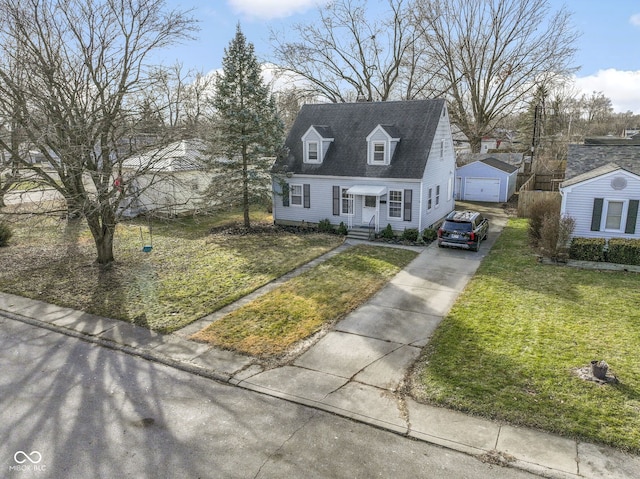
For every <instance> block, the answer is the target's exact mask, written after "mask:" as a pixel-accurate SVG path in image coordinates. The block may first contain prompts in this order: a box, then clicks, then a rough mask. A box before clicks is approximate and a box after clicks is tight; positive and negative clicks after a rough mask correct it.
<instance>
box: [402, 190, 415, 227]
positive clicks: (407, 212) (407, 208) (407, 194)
mask: <svg viewBox="0 0 640 479" xmlns="http://www.w3.org/2000/svg"><path fill="white" fill-rule="evenodd" d="M412 193H413V190H404V220H405V221H411V195H412Z"/></svg>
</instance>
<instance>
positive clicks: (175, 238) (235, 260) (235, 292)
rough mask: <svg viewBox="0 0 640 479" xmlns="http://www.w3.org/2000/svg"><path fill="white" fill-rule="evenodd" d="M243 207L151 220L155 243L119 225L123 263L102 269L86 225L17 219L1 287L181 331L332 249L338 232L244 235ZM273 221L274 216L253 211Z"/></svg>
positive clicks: (141, 229) (0, 264)
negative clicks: (210, 214)
mask: <svg viewBox="0 0 640 479" xmlns="http://www.w3.org/2000/svg"><path fill="white" fill-rule="evenodd" d="M240 218H241V215H238V213H237V212H234V213H229V214H225V215H221V216H218V217H216V218H211V217H197V218H196V219H183V220H171V221H166V222H160V221H158V222H154V223H153V225H152V231H153V249H152V251H151V252H150V253H144V252H142V246H143V245H144V244H146V243H148V242H149V240H150V235H149V225H148V224H147V223H146V222H144V221H133V222H124V223H121V224H120V225H118V229H117V234H116V240H115V256H116V263H115V264H114V265H113V266H112V267H111V268H110V269H107V270H101V269H99V268H97V267H96V266H95V265H94V264H93V262H94V260H95V247H94V244H93V239H92V237H91V234H90V233H89V231H88V230H87V229H86V227H85V226H83V225H80V226H78V227H74V226H69V225H67V224H66V222H64V221H60V220H58V219H56V218H51V217H42V216H40V217H33V218H31V219H26V218H25V219H22V220H20V221H17V222H14V223H12V225H11V227H12V229H13V231H14V236H13V238H12V239H11V242H10V246H8V247H5V248H0V290H1V291H5V292H8V293H14V294H17V295H21V296H26V297H31V298H36V299H40V300H42V301H46V302H49V303H54V304H58V305H61V306H66V307H71V308H75V309H79V310H83V311H87V312H90V313H94V314H97V315H101V316H106V317H112V318H117V319H122V320H125V321H130V322H134V323H136V324H140V325H144V326H146V327H149V328H151V329H155V330H158V331H162V332H170V331H175V330H176V329H179V328H181V327H183V326H185V325H187V324H189V323H191V322H193V321H195V320H196V319H198V318H200V317H202V316H205V315H207V314H209V313H211V312H213V311H216V310H218V309H220V308H222V307H223V306H225V305H227V304H229V303H231V302H233V301H235V300H237V299H238V298H240V297H242V296H245V295H246V294H248V293H250V292H251V291H254V290H255V289H257V288H259V287H260V286H263V285H264V284H266V283H268V282H269V281H272V280H273V279H275V278H277V277H280V276H282V275H283V274H285V273H287V272H288V271H291V270H292V269H294V268H296V267H297V266H300V265H302V264H304V263H306V262H308V261H310V260H312V259H313V258H316V257H318V256H320V255H321V254H323V253H325V252H327V251H329V250H331V249H333V248H335V247H336V246H338V245H339V244H341V243H342V241H343V238H342V237H340V236H335V235H321V234H306V235H294V234H291V233H286V232H283V231H278V230H274V229H270V228H267V227H265V228H263V229H262V231H261V232H258V233H249V234H247V233H246V231H244V230H243V229H242V228H236V229H235V230H232V231H229V230H225V229H224V228H222V229H220V230H219V231H217V232H216V233H215V234H209V231H210V230H211V228H213V227H220V225H221V224H228V223H233V222H234V221H237V220H239V219H240ZM252 219H254V220H256V221H262V222H264V223H268V222H269V221H270V216H268V215H265V214H261V213H258V212H254V213H252Z"/></svg>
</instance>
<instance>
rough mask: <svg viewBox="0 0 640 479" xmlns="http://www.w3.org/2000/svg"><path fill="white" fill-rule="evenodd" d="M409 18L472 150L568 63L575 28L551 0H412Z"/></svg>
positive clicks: (558, 75)
mask: <svg viewBox="0 0 640 479" xmlns="http://www.w3.org/2000/svg"><path fill="white" fill-rule="evenodd" d="M414 20H415V24H416V28H417V29H418V31H419V33H420V40H421V42H422V46H423V48H424V50H425V52H426V54H427V55H428V56H429V58H430V59H431V61H432V62H433V64H434V65H436V68H437V70H435V71H434V72H433V73H434V74H435V75H436V81H435V84H436V86H437V87H438V89H440V90H442V91H446V96H447V98H448V100H449V106H450V110H451V115H452V118H453V120H454V121H455V122H456V123H457V124H458V126H459V127H460V129H461V130H462V131H463V132H464V133H465V134H466V135H467V137H468V138H469V141H470V144H471V148H472V151H476V152H477V151H479V149H480V142H481V139H482V137H483V136H484V135H486V134H488V133H490V132H491V130H492V129H493V127H494V125H495V124H496V123H497V122H499V121H500V120H501V119H502V118H504V117H506V116H507V115H509V114H511V113H513V112H514V110H516V109H518V108H522V107H525V106H526V105H525V101H526V100H528V99H529V98H528V97H529V96H530V95H531V93H532V92H534V91H535V90H536V88H537V87H538V86H539V85H545V86H549V85H551V84H553V82H554V81H555V80H556V79H560V78H563V77H564V76H565V75H566V74H568V73H570V72H571V71H572V69H571V67H570V65H569V62H570V61H571V59H572V56H573V53H574V51H575V48H574V41H575V39H576V37H577V34H576V33H575V31H574V30H573V29H572V27H571V24H570V14H569V13H568V12H567V11H566V10H565V9H561V10H559V11H557V12H555V13H554V12H552V11H551V8H550V5H549V2H548V0H480V1H479V0H416V8H415V15H414Z"/></svg>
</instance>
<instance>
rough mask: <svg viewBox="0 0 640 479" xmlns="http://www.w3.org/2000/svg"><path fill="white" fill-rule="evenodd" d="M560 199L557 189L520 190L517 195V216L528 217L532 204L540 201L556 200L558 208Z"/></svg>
mask: <svg viewBox="0 0 640 479" xmlns="http://www.w3.org/2000/svg"><path fill="white" fill-rule="evenodd" d="M561 200H562V198H561V196H560V193H558V192H557V191H538V190H529V191H520V193H519V195H518V216H519V217H520V218H528V217H529V214H530V212H531V208H532V207H533V205H535V204H536V203H540V202H542V201H556V202H557V203H558V210H559V209H560V201H561Z"/></svg>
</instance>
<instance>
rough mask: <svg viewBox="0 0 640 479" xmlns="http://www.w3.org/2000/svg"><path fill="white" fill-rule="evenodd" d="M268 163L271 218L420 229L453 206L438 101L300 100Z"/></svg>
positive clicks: (444, 118) (444, 119) (444, 117)
mask: <svg viewBox="0 0 640 479" xmlns="http://www.w3.org/2000/svg"><path fill="white" fill-rule="evenodd" d="M285 146H286V148H285V150H286V154H285V155H281V156H280V157H279V158H278V159H277V160H276V163H275V165H274V169H273V173H274V176H273V188H274V193H275V194H274V199H273V218H274V222H275V223H276V224H300V223H302V222H306V223H318V222H320V221H321V220H323V219H329V221H330V222H331V223H332V224H334V225H337V224H339V223H341V222H344V224H345V225H346V226H347V227H348V228H349V229H352V228H357V227H367V228H370V229H375V230H376V231H380V229H382V228H384V227H386V226H387V224H390V225H391V227H392V228H393V230H394V231H396V232H402V231H403V230H404V229H406V228H417V229H419V230H420V231H421V230H422V229H424V228H426V227H430V226H432V225H434V224H435V223H437V222H438V221H439V220H441V219H442V218H443V217H444V216H445V215H446V214H447V213H449V212H450V211H452V210H453V209H454V199H453V180H454V173H455V155H454V150H453V141H452V138H451V125H450V123H449V115H448V113H447V108H446V104H445V102H444V100H415V101H404V102H403V101H397V102H374V103H368V102H366V103H365V102H358V103H328V104H318V105H304V106H303V107H302V109H301V110H300V113H299V114H298V116H297V118H296V120H295V122H294V124H293V126H292V128H291V131H290V132H289V135H288V136H287V140H286V144H285Z"/></svg>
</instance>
